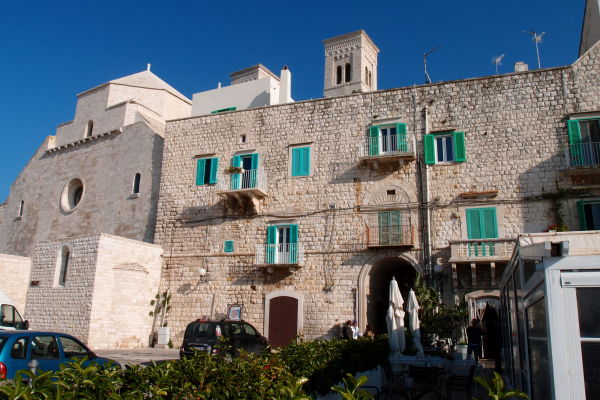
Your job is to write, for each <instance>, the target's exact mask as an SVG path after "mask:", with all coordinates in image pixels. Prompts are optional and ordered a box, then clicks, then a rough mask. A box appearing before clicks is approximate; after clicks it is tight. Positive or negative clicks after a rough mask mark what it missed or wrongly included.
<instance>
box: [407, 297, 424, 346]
mask: <svg viewBox="0 0 600 400" xmlns="http://www.w3.org/2000/svg"><path fill="white" fill-rule="evenodd" d="M408 314H409V315H408V328H409V329H410V331H411V332H412V335H413V342H414V343H415V347H416V348H417V353H418V355H419V356H421V357H423V355H424V354H423V345H422V344H421V323H420V322H419V302H418V301H417V296H416V295H415V292H414V291H413V290H412V289H410V292H408Z"/></svg>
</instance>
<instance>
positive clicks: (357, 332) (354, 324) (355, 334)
mask: <svg viewBox="0 0 600 400" xmlns="http://www.w3.org/2000/svg"><path fill="white" fill-rule="evenodd" d="M359 337H362V333H361V331H360V328H359V327H358V321H356V320H354V321H352V339H358V338H359Z"/></svg>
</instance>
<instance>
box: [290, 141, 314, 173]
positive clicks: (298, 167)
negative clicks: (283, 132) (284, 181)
mask: <svg viewBox="0 0 600 400" xmlns="http://www.w3.org/2000/svg"><path fill="white" fill-rule="evenodd" d="M308 175H310V147H297V148H295V149H292V176H308Z"/></svg>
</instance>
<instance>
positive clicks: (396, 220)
mask: <svg viewBox="0 0 600 400" xmlns="http://www.w3.org/2000/svg"><path fill="white" fill-rule="evenodd" d="M400 243H402V226H401V219H400V211H390V244H396V245H398V244H400Z"/></svg>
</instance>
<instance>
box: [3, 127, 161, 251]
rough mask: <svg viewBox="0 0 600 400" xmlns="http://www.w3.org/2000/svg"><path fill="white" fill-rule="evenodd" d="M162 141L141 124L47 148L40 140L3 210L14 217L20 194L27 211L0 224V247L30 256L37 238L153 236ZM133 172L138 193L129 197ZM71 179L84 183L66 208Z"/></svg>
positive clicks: (39, 240)
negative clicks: (138, 182) (138, 180)
mask: <svg viewBox="0 0 600 400" xmlns="http://www.w3.org/2000/svg"><path fill="white" fill-rule="evenodd" d="M162 142H163V139H162V137H161V136H159V135H158V134H156V133H155V132H154V131H152V130H151V129H149V127H148V125H147V124H146V123H144V122H139V123H136V124H133V125H129V126H127V127H125V128H124V129H123V132H122V133H120V134H114V135H110V136H107V137H104V138H101V139H98V140H94V141H89V142H85V143H81V144H79V145H77V146H73V147H69V148H66V149H62V150H59V151H55V152H51V153H47V152H46V151H45V150H46V147H45V145H42V146H41V147H40V149H38V151H37V153H36V154H35V155H34V156H33V157H32V158H31V160H30V161H29V163H28V164H27V166H26V167H25V168H24V169H23V171H22V172H21V174H20V175H19V176H18V178H17V180H16V181H15V182H14V183H13V185H12V186H11V191H10V195H9V197H8V199H7V201H6V207H7V210H14V213H15V214H14V215H16V213H17V209H18V207H19V203H20V202H21V201H22V200H23V201H24V202H25V210H24V214H23V218H22V219H16V218H6V219H5V220H4V222H3V223H2V225H0V251H1V252H3V253H9V254H15V255H22V256H27V255H30V254H31V251H32V249H33V247H34V246H35V244H36V243H38V242H42V241H48V240H59V239H61V238H67V237H71V236H79V235H84V234H93V233H98V232H104V233H108V234H114V235H119V236H124V237H127V238H131V239H136V240H142V241H146V242H152V241H153V237H154V223H155V217H156V211H155V210H156V205H157V201H158V185H159V179H160V165H161V157H162ZM136 173H140V174H141V185H140V193H139V195H138V196H132V190H133V181H134V176H135V174H136ZM75 178H78V179H80V180H81V181H82V182H83V186H84V191H83V196H82V198H81V202H80V203H79V204H78V205H77V207H76V208H75V209H74V210H72V211H65V210H64V209H63V208H62V206H61V199H62V196H63V191H64V189H65V186H67V185H68V184H69V182H70V181H71V180H73V179H75ZM11 212H13V211H11Z"/></svg>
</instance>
